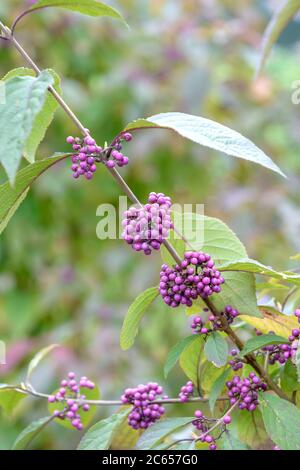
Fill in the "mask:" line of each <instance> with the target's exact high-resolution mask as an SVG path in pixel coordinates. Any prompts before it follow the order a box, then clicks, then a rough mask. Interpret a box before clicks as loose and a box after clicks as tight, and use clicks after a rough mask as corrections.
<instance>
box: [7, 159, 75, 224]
mask: <svg viewBox="0 0 300 470" xmlns="http://www.w3.org/2000/svg"><path fill="white" fill-rule="evenodd" d="M68 156H69V155H68V154H61V155H58V156H54V157H50V158H46V159H45V160H40V161H38V162H36V163H32V164H31V165H27V166H26V167H25V168H23V169H22V170H20V171H18V173H17V176H16V180H15V184H14V187H13V188H12V187H11V186H10V184H9V182H7V183H4V184H2V185H1V186H0V233H1V232H2V231H3V230H4V229H5V227H6V226H7V224H8V222H9V220H10V218H11V217H12V216H13V215H14V213H15V211H16V210H17V208H18V207H19V206H20V204H21V203H22V201H23V200H24V199H25V197H26V195H27V193H28V189H29V186H30V185H31V184H32V183H33V182H34V181H35V180H36V179H37V178H38V177H39V176H40V175H41V174H42V173H44V171H46V170H47V169H48V168H50V167H51V166H52V165H54V164H55V163H57V162H59V161H61V160H63V159H65V158H67V157H68Z"/></svg>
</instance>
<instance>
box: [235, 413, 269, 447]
mask: <svg viewBox="0 0 300 470" xmlns="http://www.w3.org/2000/svg"><path fill="white" fill-rule="evenodd" d="M237 431H238V437H239V439H240V440H241V441H242V442H244V443H245V444H247V445H249V446H250V447H252V448H256V447H259V446H261V445H262V444H263V443H264V442H265V441H266V440H267V439H268V435H267V433H266V430H265V426H264V423H263V420H262V416H261V412H260V411H259V409H258V408H257V409H256V410H255V411H251V413H247V412H245V411H244V410H241V411H239V413H238V415H237Z"/></svg>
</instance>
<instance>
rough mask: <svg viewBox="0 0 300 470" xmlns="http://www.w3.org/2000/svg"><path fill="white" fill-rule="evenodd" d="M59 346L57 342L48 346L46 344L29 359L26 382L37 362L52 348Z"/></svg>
mask: <svg viewBox="0 0 300 470" xmlns="http://www.w3.org/2000/svg"><path fill="white" fill-rule="evenodd" d="M55 348H59V344H51V345H50V346H47V347H46V348H43V349H41V350H40V351H39V352H38V353H37V354H36V355H35V356H34V358H33V359H32V360H31V361H30V363H29V366H28V369H27V378H26V380H27V382H29V381H30V378H31V375H32V373H33V371H34V370H35V369H36V368H37V366H38V365H39V363H40V362H41V361H42V360H43V359H44V357H46V356H47V355H48V354H49V353H50V352H51V351H53V349H55Z"/></svg>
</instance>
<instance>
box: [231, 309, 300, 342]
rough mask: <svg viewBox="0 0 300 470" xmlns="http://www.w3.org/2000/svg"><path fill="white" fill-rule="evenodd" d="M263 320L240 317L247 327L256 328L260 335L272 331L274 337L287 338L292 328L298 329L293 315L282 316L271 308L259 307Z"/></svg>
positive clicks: (246, 316)
mask: <svg viewBox="0 0 300 470" xmlns="http://www.w3.org/2000/svg"><path fill="white" fill-rule="evenodd" d="M259 309H260V311H261V313H262V314H263V319H260V318H255V317H250V316H248V315H241V316H240V317H239V318H240V320H243V321H245V322H246V323H248V324H249V325H251V326H253V327H254V328H257V329H258V330H259V331H261V332H262V333H269V332H270V331H272V332H273V333H275V334H276V335H279V336H283V337H284V338H288V337H289V336H290V334H291V330H292V329H293V328H297V327H298V322H297V319H296V317H295V316H294V315H290V316H288V315H284V314H282V313H281V312H279V311H278V310H276V309H275V308H273V307H268V306H260V307H259Z"/></svg>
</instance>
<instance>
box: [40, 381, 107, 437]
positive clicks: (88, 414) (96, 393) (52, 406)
mask: <svg viewBox="0 0 300 470" xmlns="http://www.w3.org/2000/svg"><path fill="white" fill-rule="evenodd" d="M57 392H58V390H54V391H53V393H52V395H55V394H56V393H57ZM84 395H85V399H86V400H99V398H100V390H99V387H97V386H96V387H95V388H94V389H92V390H91V389H84ZM65 406H66V405H65V402H64V401H63V402H55V403H48V410H49V413H50V414H51V415H53V413H54V411H56V410H57V411H64V409H65ZM96 412H97V407H96V406H95V405H90V409H89V411H83V409H82V408H79V410H78V411H77V414H79V416H80V420H81V423H82V424H83V426H84V427H87V426H88V425H89V424H90V422H91V421H92V419H93V418H94V416H95V414H96ZM54 421H55V423H57V424H60V425H61V426H63V427H64V428H67V429H72V431H74V429H75V428H74V427H73V426H72V424H71V422H70V421H69V420H68V419H59V418H55V420H54Z"/></svg>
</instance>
